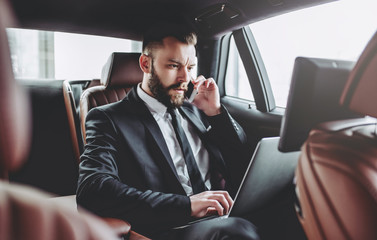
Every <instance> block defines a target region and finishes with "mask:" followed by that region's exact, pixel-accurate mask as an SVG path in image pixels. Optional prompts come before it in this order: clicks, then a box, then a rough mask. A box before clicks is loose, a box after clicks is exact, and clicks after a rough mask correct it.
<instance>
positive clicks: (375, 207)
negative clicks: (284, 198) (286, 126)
mask: <svg viewBox="0 0 377 240" xmlns="http://www.w3.org/2000/svg"><path fill="white" fill-rule="evenodd" d="M376 87H377V34H376V35H374V37H373V39H372V40H371V41H370V42H369V44H368V45H367V47H366V48H365V50H364V52H363V53H362V55H361V57H360V59H359V61H358V62H357V64H356V66H355V68H354V69H353V70H352V73H351V74H350V77H349V79H348V83H347V85H346V87H345V90H344V92H343V96H342V98H341V103H343V104H344V105H345V106H346V107H348V108H350V109H352V110H353V111H356V112H358V113H362V114H365V115H370V116H374V117H376V116H377V110H376V109H377V108H376V105H375V103H376V99H375V98H376V96H377V95H376V94H375V89H376ZM376 179H377V137H376V120H375V119H356V120H342V121H334V122H325V123H322V124H320V125H318V126H317V127H315V128H314V129H313V130H312V131H311V132H310V135H309V137H308V139H307V141H306V142H305V144H304V145H303V147H302V153H301V156H300V159H299V164H298V167H297V169H296V180H297V185H296V193H297V196H298V205H300V206H298V207H297V213H298V216H299V220H300V222H301V224H302V226H303V228H304V230H305V232H306V235H307V236H308V238H309V239H377V228H376V223H377V181H376Z"/></svg>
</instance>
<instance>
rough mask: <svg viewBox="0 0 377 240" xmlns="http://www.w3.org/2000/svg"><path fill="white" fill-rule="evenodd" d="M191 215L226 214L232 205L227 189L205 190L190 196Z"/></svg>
mask: <svg viewBox="0 0 377 240" xmlns="http://www.w3.org/2000/svg"><path fill="white" fill-rule="evenodd" d="M190 201H191V216H192V217H197V218H201V217H205V216H209V215H215V214H216V213H217V214H218V215H219V216H222V215H224V214H227V213H228V212H229V210H230V208H231V207H232V205H233V199H232V198H231V197H230V195H229V193H228V192H227V191H206V192H202V193H198V194H195V195H192V196H190Z"/></svg>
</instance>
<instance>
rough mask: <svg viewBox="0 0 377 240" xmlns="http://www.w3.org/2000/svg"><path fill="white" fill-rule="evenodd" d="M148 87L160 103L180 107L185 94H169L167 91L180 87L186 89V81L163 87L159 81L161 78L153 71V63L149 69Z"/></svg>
mask: <svg viewBox="0 0 377 240" xmlns="http://www.w3.org/2000/svg"><path fill="white" fill-rule="evenodd" d="M148 87H149V89H150V91H151V93H152V94H153V96H154V97H155V98H156V99H157V100H158V101H159V102H161V103H162V104H164V105H165V106H167V107H180V106H182V104H183V102H184V100H185V95H184V94H183V95H182V94H170V93H169V91H170V90H171V89H175V88H182V89H184V90H185V92H186V91H187V83H176V84H172V85H170V86H168V87H164V86H163V85H162V83H161V79H160V78H159V77H158V75H157V74H156V72H155V71H154V67H153V63H152V69H151V77H150V78H149V81H148Z"/></svg>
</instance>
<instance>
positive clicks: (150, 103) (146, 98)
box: [137, 83, 167, 115]
mask: <svg viewBox="0 0 377 240" xmlns="http://www.w3.org/2000/svg"><path fill="white" fill-rule="evenodd" d="M137 94H138V95H139V97H140V99H141V100H143V102H144V103H145V105H147V107H148V109H149V111H150V112H151V113H152V114H153V113H154V114H161V115H164V114H165V113H166V110H167V107H166V106H165V105H164V104H162V103H161V102H159V101H158V100H157V99H156V98H154V97H152V96H150V95H148V94H147V93H146V92H145V91H144V90H143V89H142V88H141V83H139V84H138V86H137Z"/></svg>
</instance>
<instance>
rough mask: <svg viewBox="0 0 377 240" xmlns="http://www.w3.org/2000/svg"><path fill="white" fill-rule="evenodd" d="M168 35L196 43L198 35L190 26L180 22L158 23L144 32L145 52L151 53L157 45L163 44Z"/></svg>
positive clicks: (181, 40)
mask: <svg viewBox="0 0 377 240" xmlns="http://www.w3.org/2000/svg"><path fill="white" fill-rule="evenodd" d="M166 37H174V38H176V39H177V40H178V41H180V42H182V43H186V44H190V45H194V46H195V45H196V42H197V35H196V33H195V32H194V31H193V30H192V29H191V28H189V27H187V26H185V25H180V24H172V23H170V24H167V23H164V24H156V25H154V26H152V27H151V28H150V29H149V30H147V31H146V32H145V33H144V38H143V54H146V55H151V52H152V51H153V49H154V48H155V47H156V46H161V45H162V41H163V39H164V38H166Z"/></svg>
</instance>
